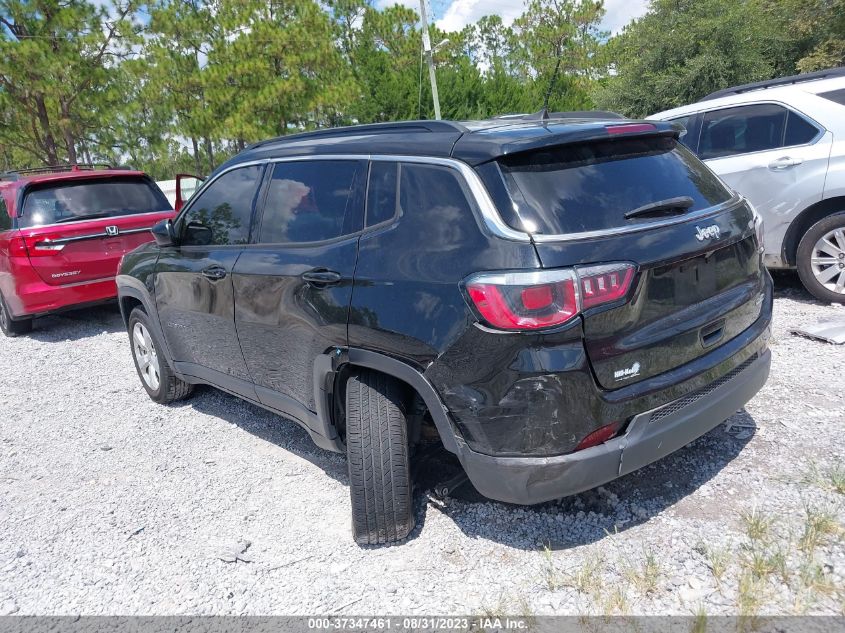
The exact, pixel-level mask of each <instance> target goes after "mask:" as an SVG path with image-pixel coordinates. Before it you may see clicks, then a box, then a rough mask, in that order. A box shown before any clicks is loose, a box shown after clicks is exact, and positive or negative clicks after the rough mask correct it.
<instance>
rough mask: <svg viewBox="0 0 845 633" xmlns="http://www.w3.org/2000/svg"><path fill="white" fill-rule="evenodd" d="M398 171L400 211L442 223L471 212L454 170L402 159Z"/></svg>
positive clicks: (457, 220) (451, 222)
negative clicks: (403, 161) (405, 161)
mask: <svg viewBox="0 0 845 633" xmlns="http://www.w3.org/2000/svg"><path fill="white" fill-rule="evenodd" d="M400 171H401V176H400V179H399V182H400V185H399V207H400V213H414V214H418V217H421V218H426V220H427V221H428V222H431V223H434V224H437V225H440V226H446V227H452V226H454V225H456V224H459V223H460V221H461V219H462V218H466V217H471V216H472V207H471V206H470V203H469V200H467V196H466V194H465V193H464V189H463V187H462V186H461V182H460V180H459V179H458V174H457V173H456V172H455V170H453V169H450V168H448V167H440V166H437V165H418V164H415V163H403V164H402V169H401V170H400Z"/></svg>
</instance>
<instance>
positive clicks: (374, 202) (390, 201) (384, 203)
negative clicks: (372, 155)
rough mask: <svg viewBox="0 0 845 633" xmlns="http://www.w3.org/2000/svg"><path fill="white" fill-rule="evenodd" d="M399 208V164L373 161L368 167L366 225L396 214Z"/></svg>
mask: <svg viewBox="0 0 845 633" xmlns="http://www.w3.org/2000/svg"><path fill="white" fill-rule="evenodd" d="M398 210H399V165H398V163H390V162H382V161H375V162H373V164H372V167H370V184H369V187H368V189H367V226H375V225H376V224H381V223H382V222H386V221H388V220H390V219H392V218H394V217H395V216H396V213H397V211H398Z"/></svg>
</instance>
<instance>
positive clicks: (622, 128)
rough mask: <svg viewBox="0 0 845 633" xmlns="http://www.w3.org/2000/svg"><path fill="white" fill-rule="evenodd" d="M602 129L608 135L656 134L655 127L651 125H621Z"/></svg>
mask: <svg viewBox="0 0 845 633" xmlns="http://www.w3.org/2000/svg"><path fill="white" fill-rule="evenodd" d="M604 129H606V130H607V133H608V134H637V133H639V132H656V131H657V127H655V126H654V125H652V124H651V123H623V124H621V125H608V126H607V127H605V128H604Z"/></svg>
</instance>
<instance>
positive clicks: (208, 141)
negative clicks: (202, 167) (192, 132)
mask: <svg viewBox="0 0 845 633" xmlns="http://www.w3.org/2000/svg"><path fill="white" fill-rule="evenodd" d="M204 142H205V154H206V156H208V173H209V174H210V173H211V172H212V171H214V150H213V149H212V147H211V139H210V138H208V137H207V136H206V137H205V139H204Z"/></svg>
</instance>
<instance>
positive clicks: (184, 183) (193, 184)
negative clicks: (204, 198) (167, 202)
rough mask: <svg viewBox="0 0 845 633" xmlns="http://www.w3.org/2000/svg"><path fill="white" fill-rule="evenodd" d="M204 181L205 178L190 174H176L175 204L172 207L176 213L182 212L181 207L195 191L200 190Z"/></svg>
mask: <svg viewBox="0 0 845 633" xmlns="http://www.w3.org/2000/svg"><path fill="white" fill-rule="evenodd" d="M204 180H205V178H200V177H199V176H192V175H191V174H176V202H175V204H174V205H173V209H174V210H175V211H176V213H179V211H181V210H182V207H184V206H185V203H186V202H187V201H188V200H190V199H191V196H193V195H194V193H196V190H197V189H199V188H200V185H201V184H202V183H203V181H204Z"/></svg>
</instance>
